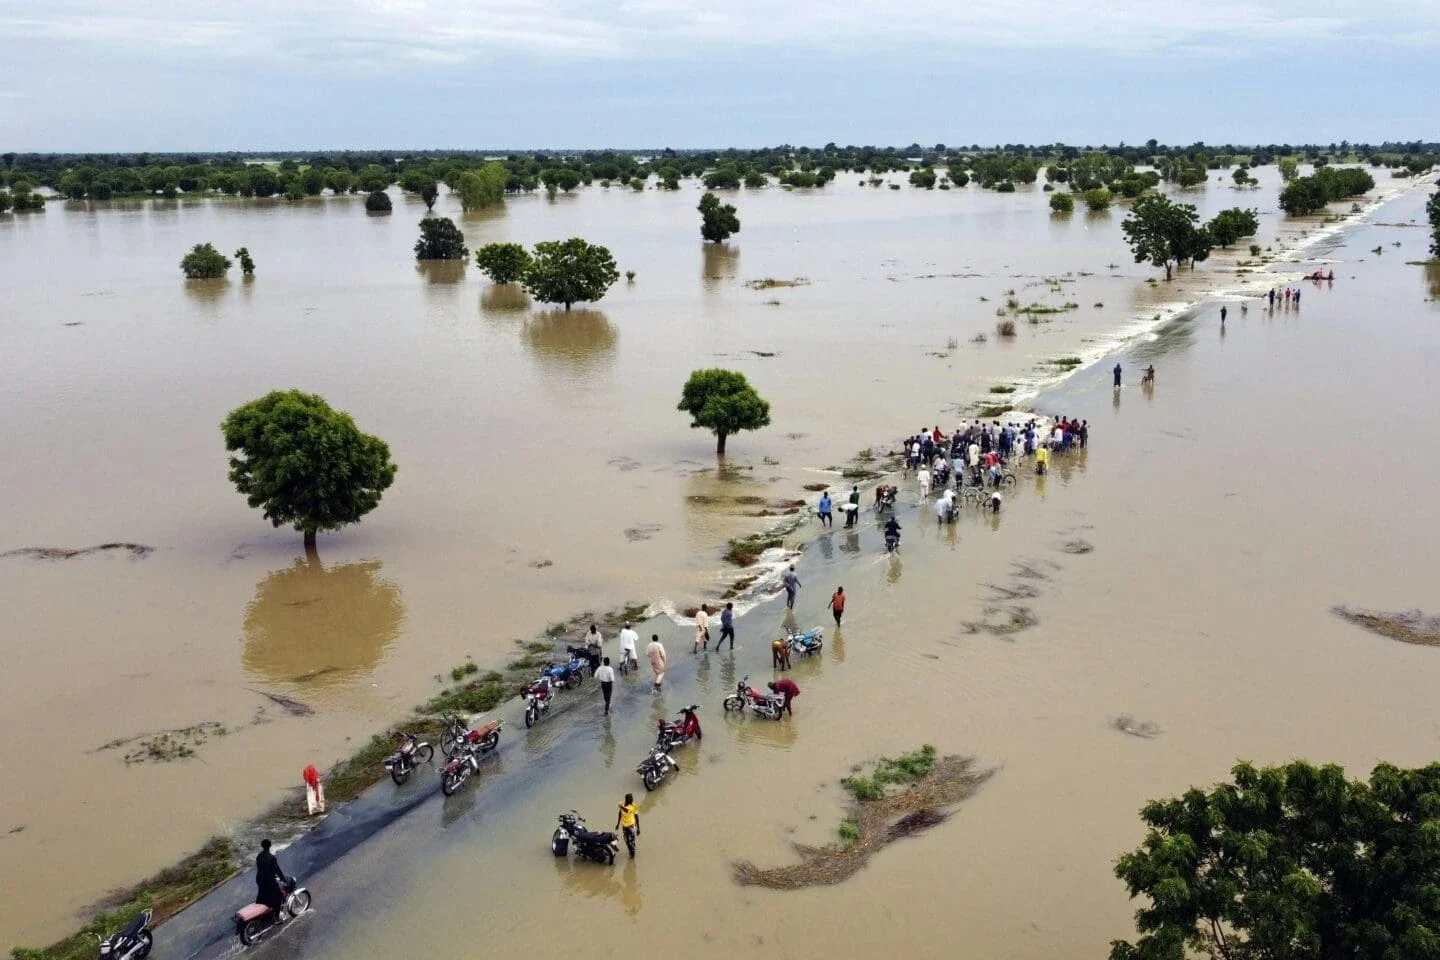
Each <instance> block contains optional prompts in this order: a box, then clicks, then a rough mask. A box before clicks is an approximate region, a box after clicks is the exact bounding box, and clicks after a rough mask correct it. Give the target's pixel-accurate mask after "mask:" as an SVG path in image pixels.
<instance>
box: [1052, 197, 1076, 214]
mask: <svg viewBox="0 0 1440 960" xmlns="http://www.w3.org/2000/svg"><path fill="white" fill-rule="evenodd" d="M1050 209H1051V210H1053V211H1055V212H1056V213H1070V212H1071V211H1073V210H1074V209H1075V195H1074V194H1073V193H1052V194H1051V195H1050Z"/></svg>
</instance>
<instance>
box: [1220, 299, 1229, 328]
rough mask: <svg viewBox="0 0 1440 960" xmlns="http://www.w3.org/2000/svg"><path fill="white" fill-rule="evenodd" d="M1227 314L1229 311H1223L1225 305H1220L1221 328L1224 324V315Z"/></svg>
mask: <svg viewBox="0 0 1440 960" xmlns="http://www.w3.org/2000/svg"><path fill="white" fill-rule="evenodd" d="M1229 312H1230V311H1228V310H1226V309H1225V304H1223V303H1222V304H1220V323H1221V325H1222V326H1223V325H1224V323H1225V315H1226V314H1227V313H1229Z"/></svg>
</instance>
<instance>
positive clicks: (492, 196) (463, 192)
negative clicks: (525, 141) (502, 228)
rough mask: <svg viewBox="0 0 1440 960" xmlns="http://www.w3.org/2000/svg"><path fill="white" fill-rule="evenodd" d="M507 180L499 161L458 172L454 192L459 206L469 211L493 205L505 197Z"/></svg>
mask: <svg viewBox="0 0 1440 960" xmlns="http://www.w3.org/2000/svg"><path fill="white" fill-rule="evenodd" d="M509 180H510V175H509V174H508V173H506V172H505V167H504V166H503V165H502V164H499V163H487V164H485V166H483V167H481V168H480V169H478V170H468V171H466V172H465V173H462V174H460V176H459V177H458V178H456V180H455V192H456V193H458V194H460V208H461V209H462V210H466V211H469V210H479V209H481V208H483V207H490V206H494V205H495V204H497V203H499V202H500V201H502V200H504V199H505V185H506V184H507V183H508V182H509ZM422 195H423V191H422ZM427 203H429V201H427Z"/></svg>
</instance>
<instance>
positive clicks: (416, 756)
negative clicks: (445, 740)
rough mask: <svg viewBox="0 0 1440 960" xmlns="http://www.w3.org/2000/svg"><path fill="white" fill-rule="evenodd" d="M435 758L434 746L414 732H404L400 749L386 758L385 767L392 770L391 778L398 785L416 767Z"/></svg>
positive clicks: (408, 776)
mask: <svg viewBox="0 0 1440 960" xmlns="http://www.w3.org/2000/svg"><path fill="white" fill-rule="evenodd" d="M434 758H435V748H434V747H432V746H430V744H428V743H426V742H425V741H424V740H421V739H420V738H419V737H417V736H415V734H413V733H403V734H401V735H400V749H399V750H396V751H395V752H394V753H392V754H390V756H388V757H386V758H385V769H386V770H389V771H390V779H391V780H394V781H395V783H396V785H397V786H398V785H399V784H402V783H404V782H405V781H406V780H409V779H410V774H411V773H413V772H414V770H415V768H416V767H418V766H419V765H420V764H422V763H429V762H430V761H431V760H433V759H434Z"/></svg>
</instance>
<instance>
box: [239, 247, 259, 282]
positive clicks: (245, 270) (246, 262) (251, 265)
mask: <svg viewBox="0 0 1440 960" xmlns="http://www.w3.org/2000/svg"><path fill="white" fill-rule="evenodd" d="M235 259H236V260H239V261H240V272H241V273H242V274H244V275H245V276H247V277H253V276H255V260H254V258H252V257H251V256H250V248H249V247H241V248H240V249H239V250H236V251H235Z"/></svg>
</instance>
